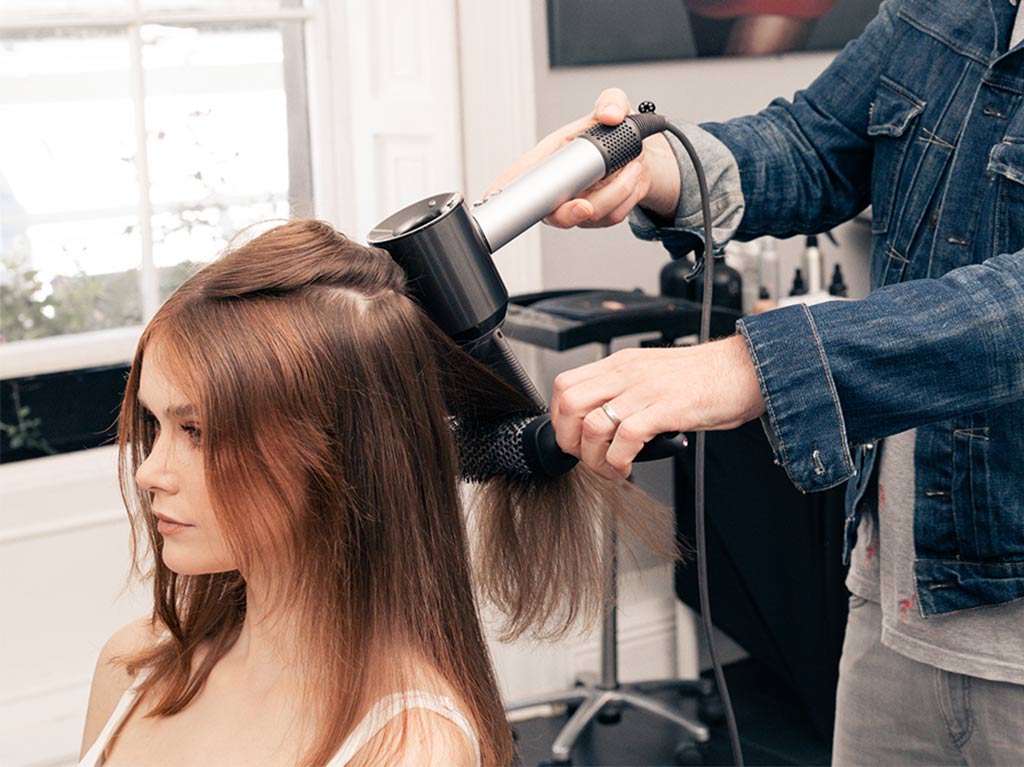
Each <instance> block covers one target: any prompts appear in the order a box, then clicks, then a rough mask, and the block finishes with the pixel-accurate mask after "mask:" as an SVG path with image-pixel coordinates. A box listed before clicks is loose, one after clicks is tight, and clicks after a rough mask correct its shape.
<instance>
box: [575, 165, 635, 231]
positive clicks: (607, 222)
mask: <svg viewBox="0 0 1024 767" xmlns="http://www.w3.org/2000/svg"><path fill="white" fill-rule="evenodd" d="M650 186H651V184H650V178H649V177H648V175H647V170H646V168H645V167H644V163H643V161H642V160H640V159H639V158H638V159H636V160H633V161H632V162H630V163H628V164H627V165H626V166H625V167H623V168H622V169H621V170H619V171H618V172H617V173H615V175H613V176H611V177H610V178H609V179H608V183H607V184H605V185H604V186H602V187H601V188H600V189H597V190H596V191H594V192H592V193H591V194H590V195H588V197H587V200H588V201H589V202H590V205H591V208H592V212H591V214H590V217H589V218H587V219H585V220H584V221H582V222H580V223H579V226H582V227H604V226H611V225H613V224H618V223H619V222H620V221H623V220H625V218H626V216H628V215H629V212H630V211H631V210H633V208H634V207H636V205H637V203H639V202H640V200H642V199H643V198H644V196H645V195H646V194H647V190H648V189H649V188H650Z"/></svg>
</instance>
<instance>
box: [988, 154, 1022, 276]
mask: <svg viewBox="0 0 1024 767" xmlns="http://www.w3.org/2000/svg"><path fill="white" fill-rule="evenodd" d="M986 170H987V171H988V173H989V176H990V178H992V179H993V180H994V181H996V183H997V184H998V187H997V188H996V195H995V199H996V209H995V221H994V224H995V228H994V235H995V236H994V238H993V240H994V241H993V243H992V246H993V248H992V255H993V256H997V255H999V254H1000V253H1014V252H1016V251H1018V250H1019V249H1020V248H1021V247H1022V246H1024V216H1021V210H1022V209H1024V138H1009V137H1007V138H1005V139H1003V141H1002V142H1000V143H998V144H996V145H995V146H994V147H992V150H991V151H990V152H989V154H988V166H987V168H986Z"/></svg>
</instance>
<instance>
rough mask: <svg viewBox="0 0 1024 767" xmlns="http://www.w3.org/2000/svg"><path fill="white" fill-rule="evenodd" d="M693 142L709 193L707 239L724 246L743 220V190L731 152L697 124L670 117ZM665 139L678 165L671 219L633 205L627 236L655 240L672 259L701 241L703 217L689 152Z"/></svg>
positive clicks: (672, 138) (675, 142)
mask: <svg viewBox="0 0 1024 767" xmlns="http://www.w3.org/2000/svg"><path fill="white" fill-rule="evenodd" d="M672 123H673V124H674V125H675V126H676V127H677V128H679V129H680V130H681V131H682V132H683V134H684V135H685V136H686V138H687V139H688V140H689V141H690V143H691V144H693V148H694V150H695V151H696V152H697V156H698V157H699V158H700V162H701V166H702V167H703V168H704V175H705V177H706V178H707V182H708V191H709V192H710V194H711V222H712V230H711V235H712V243H713V245H714V246H715V247H716V248H723V247H725V243H726V242H728V241H729V240H730V239H732V236H733V234H734V233H735V231H736V227H738V226H739V223H740V220H741V219H742V218H743V207H744V204H743V188H742V185H741V182H740V171H739V168H738V167H737V165H736V159H735V158H734V157H733V155H732V152H730V151H729V148H728V147H726V146H725V144H723V143H722V142H721V141H719V140H718V139H717V138H715V137H714V136H712V135H711V134H710V133H708V132H707V131H705V130H704V129H703V128H701V127H700V126H699V125H694V124H693V123H688V122H685V121H683V120H672ZM667 136H668V142H669V144H670V145H671V147H672V151H673V152H674V153H675V155H676V162H677V163H678V164H679V177H680V179H682V184H681V186H680V189H679V203H678V204H677V206H676V212H675V216H674V218H673V220H672V221H663V222H659V221H656V220H655V219H654V218H653V217H652V216H651V214H649V213H647V212H646V211H645V210H644V209H643V208H641V207H639V206H637V207H635V208H633V210H632V212H631V213H630V214H629V226H630V229H632V230H633V234H634V235H636V236H637V237H639V238H640V239H643V240H661V241H662V242H663V243H664V245H665V247H666V248H668V250H669V252H671V253H672V254H673V257H674V258H678V257H679V256H680V255H683V254H685V253H686V252H688V251H689V250H692V249H695V247H696V246H698V245H700V246H702V245H703V242H704V216H703V215H702V212H701V201H700V189H699V187H698V185H697V176H696V173H695V171H694V169H693V165H692V163H691V162H690V156H689V155H688V154H687V153H686V150H685V149H684V148H683V145H682V144H681V143H680V142H679V139H677V138H676V137H675V136H673V135H672V134H667Z"/></svg>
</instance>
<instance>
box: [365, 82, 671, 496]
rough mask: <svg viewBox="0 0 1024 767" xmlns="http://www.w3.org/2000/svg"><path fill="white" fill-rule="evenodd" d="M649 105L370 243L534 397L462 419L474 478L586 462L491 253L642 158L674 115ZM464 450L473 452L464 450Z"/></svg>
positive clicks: (661, 443) (459, 336)
mask: <svg viewBox="0 0 1024 767" xmlns="http://www.w3.org/2000/svg"><path fill="white" fill-rule="evenodd" d="M653 109H654V105H653V104H651V103H650V102H645V103H644V104H641V105H640V112H641V113H640V114H633V115H629V116H628V117H626V119H625V120H624V121H623V122H622V123H620V124H619V125H617V126H615V127H608V126H605V125H595V126H593V127H592V128H590V129H589V130H587V131H586V132H584V133H582V134H580V135H579V136H577V137H576V138H575V139H573V140H572V141H571V142H570V143H569V144H568V145H566V146H565V147H563V148H562V149H560V150H559V151H558V152H556V153H554V154H553V155H551V156H550V157H548V158H547V159H546V160H544V161H543V162H541V163H540V164H539V165H536V166H535V167H533V168H532V169H530V170H529V171H527V172H526V173H524V174H523V175H521V176H519V177H518V178H516V179H515V180H514V181H512V182H511V183H509V184H508V185H507V186H505V187H503V188H501V189H498V190H496V191H494V192H492V193H491V194H490V195H488V196H487V197H485V198H484V199H482V200H480V201H479V202H475V203H473V205H472V206H468V205H467V204H466V203H465V201H464V200H463V198H462V196H461V195H459V194H458V193H445V194H438V195H433V196H431V197H427V198H425V199H423V200H420V201H419V202H416V203H413V204H412V205H409V206H407V207H405V208H403V209H402V210H400V211H398V212H397V213H395V214H393V215H391V216H389V217H388V218H386V219H384V220H383V221H381V222H380V223H379V224H377V226H375V227H374V228H373V230H372V231H371V232H370V234H369V235H368V237H367V242H368V243H369V244H370V245H374V246H376V247H379V248H383V249H384V250H386V251H387V252H388V253H389V254H390V255H391V257H392V258H394V259H395V261H397V262H398V263H399V265H401V266H402V268H403V269H404V270H405V272H406V274H407V275H408V277H409V287H410V290H411V292H412V294H413V296H414V297H415V298H416V300H417V301H418V302H419V303H420V305H421V306H422V307H423V308H424V310H425V311H426V313H427V315H428V316H429V317H430V318H431V319H432V320H433V321H434V322H435V323H436V324H437V325H438V327H440V328H441V330H443V331H444V332H445V333H446V334H447V335H448V336H449V337H450V338H452V339H453V340H454V341H456V342H457V343H459V344H460V345H461V346H462V347H463V348H464V349H465V350H466V351H467V352H469V353H470V354H471V355H473V357H475V358H476V359H477V360H478V361H480V362H482V363H483V364H485V365H487V366H488V367H489V368H491V369H492V370H493V371H494V372H495V373H497V374H498V375H500V376H501V377H502V378H504V379H505V380H507V381H508V382H509V383H511V384H512V385H513V386H515V387H516V388H517V389H518V390H519V391H521V392H522V393H523V394H524V395H526V396H527V397H529V398H530V400H531V401H532V402H533V404H534V405H535V406H536V408H537V414H533V415H532V417H529V418H525V419H512V420H511V421H510V422H508V423H500V424H491V425H487V426H486V427H484V426H482V425H481V426H480V427H479V428H477V429H476V431H475V432H473V433H472V434H470V433H469V431H468V430H467V429H468V425H461V427H460V431H464V432H465V433H463V434H460V437H461V438H462V441H463V447H464V448H465V447H466V445H467V444H470V443H471V444H472V446H473V447H472V450H471V451H470V452H473V453H474V456H473V457H472V458H471V459H466V457H465V456H464V461H463V464H464V466H463V469H464V471H463V474H464V476H465V478H466V479H470V480H474V479H475V480H482V479H487V478H488V477H490V476H495V475H498V474H504V475H511V476H523V477H526V476H529V475H530V474H532V473H541V474H546V475H548V476H557V475H558V474H563V473H565V472H566V471H568V470H569V469H571V468H572V467H573V466H574V465H575V464H576V459H575V458H574V457H572V456H569V455H566V454H565V453H563V452H562V451H561V449H559V447H558V445H557V443H556V442H555V439H554V429H553V428H552V426H551V422H550V418H549V417H548V416H547V415H544V414H543V413H544V411H546V409H547V404H546V402H545V401H544V398H543V397H542V396H541V395H540V393H539V392H538V391H537V388H536V387H535V386H534V385H533V382H532V381H531V380H530V378H529V376H528V375H527V374H526V371H524V370H523V368H522V365H521V364H520V363H519V360H518V359H517V358H516V356H515V353H514V352H513V351H512V349H511V347H510V346H509V344H508V341H507V339H506V338H505V336H504V335H503V334H502V332H501V324H502V322H503V321H504V319H505V313H506V309H507V307H508V291H507V290H506V288H505V284H504V282H502V279H501V276H500V275H499V274H498V270H497V268H496V267H495V266H494V261H493V260H492V259H491V254H492V253H494V252H495V251H497V250H498V249H499V248H501V247H502V246H503V245H505V244H506V243H508V242H509V241H511V240H513V239H514V238H516V237H517V236H519V235H520V234H522V233H523V232H524V231H526V230H527V229H529V228H530V227H532V226H533V225H534V224H536V223H537V222H538V221H540V220H541V219H542V218H544V217H545V216H547V215H549V214H550V213H552V212H553V211H554V210H555V209H556V208H558V206H559V205H561V204H562V203H564V202H566V201H568V200H570V199H572V198H573V197H574V196H575V195H577V194H578V193H580V192H581V191H583V190H584V189H586V188H587V187H588V186H590V185H591V184H593V183H594V182H595V181H598V180H599V179H601V178H604V177H605V176H607V175H609V174H610V173H614V172H615V171H616V170H618V169H619V168H621V167H622V166H624V165H625V164H626V163H628V162H629V161H630V160H632V159H634V158H636V157H637V156H639V154H640V152H641V150H642V148H643V147H642V141H643V139H644V138H646V137H647V136H650V135H652V134H654V133H657V132H659V131H662V130H665V129H666V127H667V126H668V121H667V120H666V119H665V118H664V117H662V116H661V115H656V114H654V113H653ZM685 445H686V441H685V438H684V437H682V436H681V435H676V434H669V435H659V436H658V437H656V438H655V439H653V440H651V441H650V442H648V443H647V445H645V446H644V448H643V450H641V452H640V454H639V455H638V456H637V457H636V460H638V461H645V460H654V459H656V458H663V457H666V456H668V455H671V454H673V453H675V452H678V450H680V449H682V448H683V447H685ZM464 452H466V451H465V450H464Z"/></svg>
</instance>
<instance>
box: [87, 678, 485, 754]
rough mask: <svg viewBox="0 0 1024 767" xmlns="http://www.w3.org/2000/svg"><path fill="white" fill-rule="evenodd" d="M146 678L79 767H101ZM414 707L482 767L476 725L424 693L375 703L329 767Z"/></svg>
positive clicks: (451, 706) (131, 692)
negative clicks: (457, 732)
mask: <svg viewBox="0 0 1024 767" xmlns="http://www.w3.org/2000/svg"><path fill="white" fill-rule="evenodd" d="M144 678H145V674H144V673H143V674H139V676H138V678H137V679H136V680H135V683H134V684H133V685H132V686H131V687H129V688H128V689H127V690H125V692H124V695H122V696H121V700H119V701H118V703H117V707H116V708H115V709H114V712H113V713H112V714H111V715H110V719H108V720H107V724H106V725H105V726H104V728H103V731H102V732H101V733H100V734H99V737H98V738H96V742H95V743H93V744H92V747H91V748H90V749H89V750H88V751H87V752H86V754H85V756H83V757H82V761H80V762H79V763H78V767H101V765H102V764H103V751H104V749H105V748H106V747H107V743H108V742H109V741H110V738H111V737H112V736H113V734H114V733H115V732H117V728H118V727H120V726H121V723H122V722H123V721H124V719H125V717H126V716H127V715H128V712H129V711H131V708H132V704H133V703H135V698H136V695H137V688H138V686H139V684H141V683H142V680H143V679H144ZM414 708H422V709H427V710H428V711H433V712H434V713H436V714H440V715H441V716H443V717H445V718H446V719H448V720H450V721H451V722H453V723H454V724H455V725H457V726H458V727H459V729H461V730H462V731H463V732H464V733H466V737H467V738H469V741H470V743H472V745H473V754H474V761H475V763H476V765H477V767H480V742H479V741H478V740H477V737H476V732H474V731H473V726H472V725H471V724H470V723H469V720H468V719H467V718H466V716H465V714H463V713H462V712H461V711H459V709H458V708H457V707H456V705H455V702H454V701H453V700H452V699H451V698H447V697H445V696H443V695H434V694H432V693H428V692H423V691H421V690H406V691H405V692H396V693H393V694H392V695H386V696H385V697H383V698H381V699H380V700H378V701H377V702H376V703H375V704H373V707H372V708H371V709H370V710H369V711H368V712H367V713H366V716H364V717H363V719H362V721H360V722H359V724H358V725H356V728H355V729H354V730H352V732H351V734H350V735H349V736H348V738H346V739H345V742H344V743H342V744H341V748H340V749H338V752H337V753H336V754H335V755H334V758H333V759H331V761H330V762H328V763H327V767H344V765H346V764H348V761H349V760H350V759H351V758H352V757H353V756H355V755H356V754H357V753H358V752H359V749H361V748H362V747H363V746H365V745H366V744H367V743H368V742H369V741H370V739H371V738H372V737H373V736H374V735H376V734H377V733H378V732H380V731H381V729H382V728H383V727H384V726H385V725H386V724H387V723H388V722H390V721H391V720H392V719H394V718H395V717H396V716H398V715H399V714H401V713H402V712H403V711H408V710H409V709H414Z"/></svg>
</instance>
